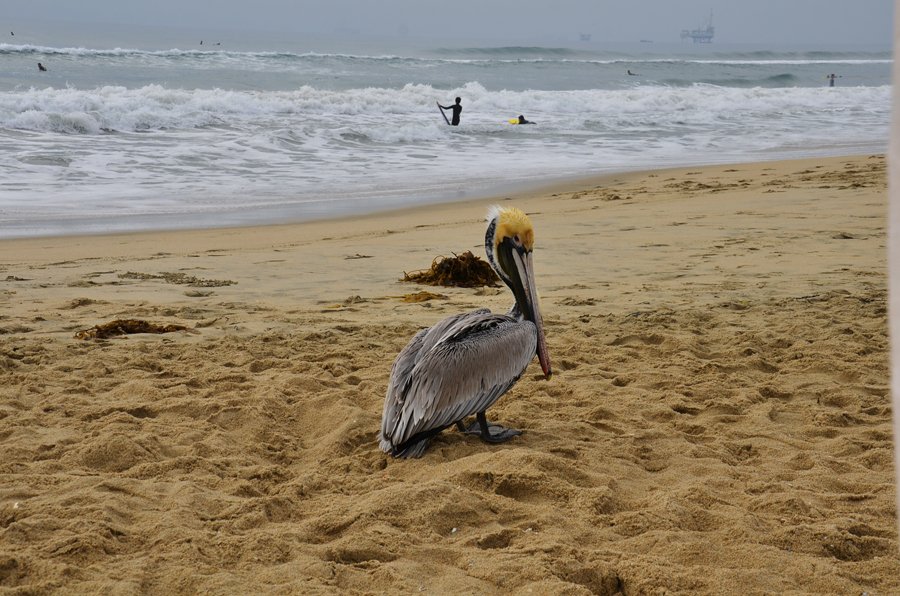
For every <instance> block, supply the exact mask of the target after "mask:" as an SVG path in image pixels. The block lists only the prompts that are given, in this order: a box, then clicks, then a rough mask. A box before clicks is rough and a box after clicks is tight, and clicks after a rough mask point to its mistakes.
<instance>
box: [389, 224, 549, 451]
mask: <svg viewBox="0 0 900 596" xmlns="http://www.w3.org/2000/svg"><path fill="white" fill-rule="evenodd" d="M484 248H485V251H486V252H487V259H488V262H489V263H490V264H491V267H493V268H494V271H496V272H497V275H498V276H500V279H502V280H503V282H504V283H505V284H506V285H507V286H509V289H510V290H512V293H513V296H514V297H515V299H516V303H515V305H513V307H512V309H510V311H509V312H508V313H507V314H505V315H501V314H492V313H491V311H490V310H488V309H486V308H483V309H479V310H475V311H472V312H469V313H463V314H458V315H454V316H451V317H448V318H446V319H444V320H443V321H440V322H439V323H437V324H436V325H435V326H434V327H430V328H428V329H423V330H422V331H420V332H419V333H417V334H416V335H415V337H413V338H412V340H410V342H409V344H407V346H406V347H405V348H403V350H402V351H401V352H400V354H399V355H398V356H397V359H396V360H395V361H394V365H393V368H391V378H390V381H389V383H388V389H387V396H386V397H385V400H384V412H383V413H382V417H381V432H380V434H379V446H380V447H381V449H382V450H383V451H385V452H387V453H390V454H391V455H393V456H394V457H403V458H406V457H421V455H422V454H423V453H424V452H425V449H426V447H428V443H429V442H430V441H431V439H432V437H434V436H435V435H437V434H439V433H440V432H441V431H443V430H444V429H445V428H448V427H450V426H454V425H455V426H456V427H457V428H458V429H459V430H460V431H462V432H465V433H467V434H472V435H478V436H479V437H481V439H482V440H484V441H486V442H488V443H502V442H504V441H507V440H509V439H511V438H512V437H515V436H518V435H520V434H522V431H519V430H515V429H511V428H503V427H502V426H500V425H496V424H489V423H488V421H487V418H486V416H485V411H486V410H487V409H488V408H489V407H491V406H492V405H493V404H494V402H496V401H497V400H498V399H499V398H500V396H502V395H503V394H504V393H506V392H507V391H508V390H509V389H510V388H511V387H512V386H513V385H515V384H516V381H518V380H519V378H520V377H521V376H522V374H523V373H524V372H525V369H526V368H527V367H528V364H529V363H530V362H531V360H532V359H533V358H534V356H535V355H537V357H538V360H539V361H540V363H541V369H542V370H543V371H544V375H545V376H546V377H547V378H550V375H551V374H552V373H551V368H550V355H549V353H548V352H547V344H546V342H545V340H544V327H543V322H542V318H541V310H540V305H539V303H538V296H537V290H536V289H535V284H534V268H533V265H532V250H533V248H534V228H532V226H531V221H530V220H529V218H528V216H527V215H525V213H523V212H522V211H520V210H518V209H514V208H506V207H503V208H501V207H494V208H492V209H491V211H490V213H489V214H488V226H487V232H486V233H485V236H484ZM473 414H474V415H475V422H473V423H472V424H470V425H469V426H468V427H467V426H465V425H464V424H463V420H464V419H465V418H467V417H468V416H472V415H473Z"/></svg>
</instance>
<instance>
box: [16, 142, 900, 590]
mask: <svg viewBox="0 0 900 596" xmlns="http://www.w3.org/2000/svg"><path fill="white" fill-rule="evenodd" d="M885 183H886V174H885V164H884V158H883V156H869V155H866V156H854V157H843V158H828V159H811V160H802V161H784V162H772V163H755V164H740V165H732V166H706V167H696V168H690V169H679V170H665V171H663V170H661V171H656V172H643V173H633V174H626V175H620V176H611V177H604V178H599V179H594V180H585V181H579V182H577V183H569V184H566V185H559V186H557V187H556V188H552V189H539V190H536V191H535V192H533V193H530V194H527V195H521V196H516V197H496V198H494V199H491V200H484V201H472V202H466V203H456V204H451V205H440V206H433V207H426V208H420V209H411V210H406V211H402V212H395V213H388V214H380V215H374V216H367V217H359V218H355V219H348V220H339V221H329V222H317V223H310V224H295V225H285V226H270V227H261V228H244V229H224V230H201V231H191V232H177V233H144V234H132V235H119V236H91V237H62V238H38V239H27V240H14V241H0V381H2V386H0V479H2V482H0V593H44V592H48V591H58V592H61V593H62V592H65V593H74V592H81V593H83V592H104V593H114V594H116V593H196V592H207V593H247V592H251V591H254V592H262V593H304V594H316V593H387V592H393V593H413V592H414V593H428V594H446V593H452V592H456V593H463V594H467V593H484V594H501V593H506V594H508V593H517V594H518V593H529V591H530V592H531V593H534V594H582V593H583V594H589V593H596V594H614V593H617V592H619V593H622V594H647V593H650V594H663V593H679V594H728V593H741V594H761V593H832V594H837V593H841V594H853V593H862V592H868V593H870V594H889V593H898V592H900V552H898V541H897V526H896V523H895V509H896V506H895V495H896V489H895V483H894V472H893V465H892V450H893V442H892V432H891V408H890V393H889V372H888V357H889V354H888V338H887V313H886V306H887V297H886V287H887V275H886V270H887V269H886V268H887V264H886V248H885V246H886V230H885V228H886V223H887V194H886V189H885ZM492 202H498V203H500V204H511V205H515V206H518V207H520V208H523V209H524V210H526V211H527V212H528V213H529V214H530V215H531V218H532V222H533V223H534V226H535V230H536V243H537V249H536V251H535V267H536V269H537V282H538V289H539V290H540V292H541V297H542V304H543V310H544V316H545V324H546V331H547V340H548V344H549V348H550V353H551V357H552V359H553V363H554V368H555V374H554V376H553V377H552V379H550V380H545V379H544V378H543V377H542V376H541V374H540V368H539V366H538V365H537V362H536V360H535V362H534V363H533V364H532V366H531V368H529V370H528V371H527V372H526V374H525V376H524V377H523V379H522V380H521V381H520V382H519V384H518V385H516V386H515V387H514V388H513V389H512V390H511V391H510V392H509V393H508V394H507V395H505V396H504V397H503V398H502V399H501V400H500V401H499V402H498V403H497V404H496V405H495V406H494V407H493V408H492V409H491V410H490V411H489V416H490V417H491V418H492V419H496V420H497V421H498V422H501V423H503V424H506V425H509V426H513V427H516V428H520V429H523V430H524V431H525V434H524V435H522V436H521V437H518V438H516V439H514V440H512V441H510V442H509V443H506V444H504V445H499V446H496V445H487V444H483V443H481V442H479V441H477V440H475V439H473V438H471V437H467V436H464V435H462V434H460V433H457V432H453V431H446V432H444V433H443V434H442V435H441V436H440V437H439V438H438V439H436V440H435V441H434V442H433V443H432V446H431V448H430V449H429V451H428V452H427V453H426V455H425V456H424V457H423V458H422V459H419V460H411V461H398V460H391V459H390V458H388V457H387V456H386V455H385V454H383V453H382V452H380V451H379V450H378V447H377V440H376V434H377V431H378V428H379V423H380V416H381V407H382V403H383V397H384V391H385V388H386V385H387V379H388V374H389V371H390V366H391V363H392V361H393V359H394V357H395V356H396V354H397V353H398V352H399V350H400V349H402V347H403V346H404V345H405V343H406V342H407V341H408V339H409V338H410V337H412V335H413V334H414V333H415V332H416V331H417V330H418V329H420V328H422V327H425V326H428V325H431V324H433V323H434V322H436V321H437V320H439V319H440V318H442V317H444V316H447V315H450V314H453V313H457V312H461V311H465V310H467V309H473V308H477V307H481V306H488V307H490V308H492V309H493V310H502V311H505V310H506V309H507V308H508V307H509V305H510V304H511V302H512V298H511V295H510V294H509V292H508V291H507V290H506V289H500V288H485V289H479V290H473V289H455V288H433V287H427V286H418V285H413V284H409V283H403V282H401V281H399V280H400V278H402V276H403V273H404V272H405V271H413V270H417V269H424V268H426V267H428V266H429V265H430V264H431V261H432V259H434V258H435V257H436V256H439V255H447V256H449V255H451V254H452V253H460V252H463V251H465V250H472V251H473V252H475V253H476V254H481V253H482V252H483V249H482V246H483V237H484V222H483V218H484V214H485V212H486V208H487V205H489V204H490V203H492ZM421 290H427V291H431V292H434V293H438V294H440V295H441V296H440V297H438V298H435V299H432V300H428V301H425V302H405V301H404V300H403V297H404V296H406V295H409V294H413V293H416V292H418V291H421ZM127 318H133V319H140V320H145V321H149V322H153V323H157V324H161V325H164V324H176V325H183V326H185V327H187V329H186V330H183V331H175V332H170V333H165V334H159V335H155V334H138V335H127V336H123V337H120V338H112V339H88V340H82V339H77V338H76V337H75V336H76V334H77V333H78V332H80V331H83V330H86V329H89V328H91V327H93V326H94V325H98V324H102V323H106V322H108V321H111V320H114V319H127Z"/></svg>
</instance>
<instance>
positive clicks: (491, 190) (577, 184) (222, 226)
mask: <svg viewBox="0 0 900 596" xmlns="http://www.w3.org/2000/svg"><path fill="white" fill-rule="evenodd" d="M884 154H885V152H884V151H860V152H858V153H855V152H854V153H848V154H841V155H830V154H828V155H824V156H821V155H818V156H817V155H814V156H805V157H797V158H781V157H776V158H773V159H767V160H759V161H724V162H711V163H708V162H703V163H699V164H696V165H674V166H666V167H662V168H646V167H638V168H635V169H626V170H618V171H613V172H608V173H602V174H589V175H577V174H575V175H568V176H550V177H539V178H536V179H535V180H526V181H518V182H513V181H509V182H506V183H498V182H494V183H484V186H485V188H483V189H481V190H475V191H470V192H466V193H463V194H465V195H470V196H466V197H465V198H456V199H454V198H452V197H451V195H453V194H459V193H460V192H462V191H457V192H456V193H454V192H453V191H450V190H447V191H445V192H443V193H442V194H440V195H439V196H437V197H433V198H431V199H427V200H425V201H424V202H419V203H414V204H410V205H406V206H401V207H386V206H382V207H375V208H373V209H372V210H371V211H365V212H360V213H354V212H349V208H347V207H346V206H344V207H341V208H339V209H336V210H335V211H334V212H333V213H329V214H320V215H307V216H299V215H295V216H289V217H287V218H285V219H284V221H281V220H279V218H278V216H276V215H271V216H263V217H260V216H258V215H256V216H253V217H248V216H247V213H248V212H249V210H248V209H246V208H245V209H238V210H235V211H234V212H229V213H228V214H226V213H225V212H213V213H210V214H202V213H187V214H184V217H185V218H186V219H188V220H190V221H193V222H194V225H193V227H191V226H190V225H189V226H186V227H179V226H173V225H172V224H171V223H170V224H168V225H162V224H159V223H157V224H152V223H149V222H154V221H156V222H161V221H170V222H171V221H175V220H176V219H177V218H179V217H180V216H179V214H168V215H141V216H135V217H133V218H131V219H138V220H141V219H143V220H145V221H147V222H148V223H147V224H146V225H144V226H142V227H139V228H135V229H123V230H112V231H76V232H72V233H66V232H57V233H27V234H19V235H15V236H10V237H6V238H4V237H0V243H2V242H9V241H17V240H28V239H41V238H57V237H59V238H82V237H94V236H130V235H138V234H169V233H191V232H199V231H215V230H231V229H245V228H264V227H274V226H292V225H303V224H317V223H322V222H329V221H339V220H352V219H358V218H368V217H377V216H379V215H382V214H384V215H388V214H391V213H402V212H406V211H413V210H417V209H429V208H432V207H437V206H441V205H450V204H467V203H473V202H474V203H483V202H485V201H497V200H501V199H502V198H506V197H508V196H510V195H521V196H525V197H534V196H543V195H552V194H555V193H560V192H577V191H578V190H582V189H584V188H592V187H596V186H599V185H603V184H605V183H606V182H608V181H610V180H616V179H619V178H622V177H629V176H632V177H633V176H640V175H647V174H651V173H654V172H657V173H659V172H663V173H664V172H678V171H688V170H691V169H697V168H723V167H729V166H730V167H736V166H741V165H748V164H763V163H781V162H797V163H799V162H805V161H810V160H814V161H817V160H822V159H826V160H827V159H842V158H845V157H863V156H867V155H884ZM352 201H355V202H360V203H364V200H362V199H353V200H352ZM352 201H351V202H352ZM346 202H347V201H344V203H346ZM377 202H379V201H376V203H377ZM381 202H382V203H383V202H384V199H382V200H381ZM337 203H340V201H338V202H337ZM337 203H336V204H337ZM262 210H268V211H271V212H272V213H273V214H274V213H279V212H289V211H291V210H292V208H291V207H290V206H287V207H284V206H282V207H266V208H264V209H262ZM293 210H296V207H295V208H294V209H293ZM207 216H208V217H209V218H211V219H215V220H219V221H221V222H224V223H219V224H211V225H204V226H197V225H196V222H199V221H200V220H201V219H203V218H204V217H207ZM233 219H238V220H245V223H229V222H230V221H231V220H233ZM66 221H68V220H65V219H64V220H60V221H57V222H56V223H55V224H54V223H53V222H52V221H51V222H44V223H43V224H42V225H41V226H35V227H48V226H49V227H54V228H61V227H64V226H65V223H66ZM121 221H122V220H121V219H111V220H110V224H112V225H115V224H116V223H120V222H121Z"/></svg>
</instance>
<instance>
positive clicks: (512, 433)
mask: <svg viewBox="0 0 900 596" xmlns="http://www.w3.org/2000/svg"><path fill="white" fill-rule="evenodd" d="M456 428H457V429H459V430H460V432H464V433H466V434H467V435H478V436H479V437H481V440H482V441H484V442H486V443H505V442H506V441H508V440H510V439H511V438H513V437H518V436H519V435H521V434H522V431H520V430H516V429H514V428H506V427H504V426H500V425H499V424H489V423H488V421H487V417H486V416H485V415H484V412H478V413H477V414H476V415H475V422H473V423H472V424H470V425H469V426H463V423H462V421H459V422H457V423H456Z"/></svg>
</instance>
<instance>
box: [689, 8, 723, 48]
mask: <svg viewBox="0 0 900 596" xmlns="http://www.w3.org/2000/svg"><path fill="white" fill-rule="evenodd" d="M704 25H706V26H705V27H704V26H703V25H701V26H700V27H698V28H697V29H682V30H681V39H687V38H688V37H690V38H691V39H693V40H694V43H712V39H713V35H715V33H716V28H715V27H713V24H712V11H710V13H709V19H708V20H707V21H706V23H704Z"/></svg>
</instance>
